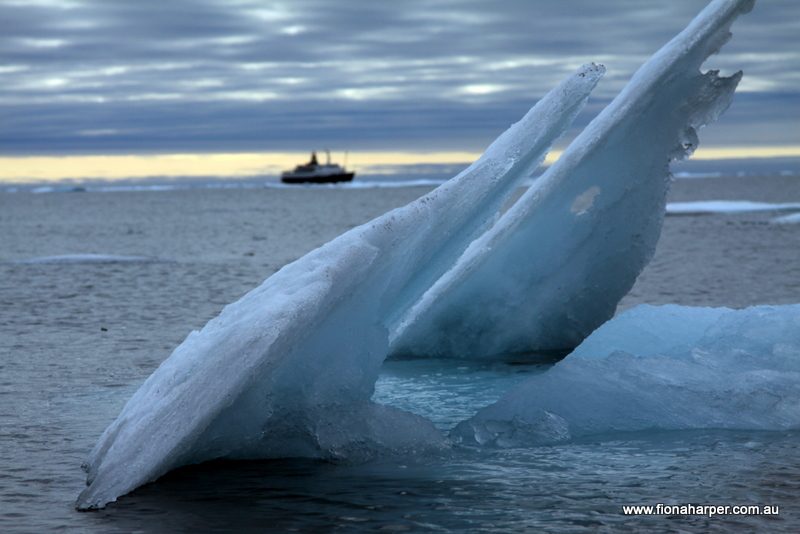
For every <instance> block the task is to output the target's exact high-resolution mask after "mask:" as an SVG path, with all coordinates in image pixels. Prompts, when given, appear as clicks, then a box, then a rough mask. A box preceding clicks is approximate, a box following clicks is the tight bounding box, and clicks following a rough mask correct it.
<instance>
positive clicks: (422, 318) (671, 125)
mask: <svg viewBox="0 0 800 534" xmlns="http://www.w3.org/2000/svg"><path fill="white" fill-rule="evenodd" d="M752 5H753V2H752V1H732V0H715V1H713V2H711V3H710V4H709V5H708V6H707V7H706V8H705V9H704V10H703V11H702V12H701V13H700V14H699V15H698V16H697V17H696V18H695V19H694V20H693V21H692V22H691V24H690V25H689V26H688V27H687V28H686V29H685V30H684V31H683V32H681V33H680V34H679V35H677V36H676V37H675V38H674V39H672V40H671V41H670V42H669V43H668V44H666V45H665V46H664V47H663V48H662V49H661V50H659V51H658V52H657V53H656V54H655V55H654V56H653V57H652V58H651V59H650V60H648V61H647V62H646V63H645V64H644V65H643V66H642V67H641V68H640V69H639V70H638V71H637V72H636V74H635V75H634V76H633V78H632V79H631V81H630V82H629V83H628V85H627V86H626V87H625V88H624V89H623V91H622V92H621V93H620V94H619V95H618V96H617V97H616V98H615V99H614V101H613V102H611V104H609V105H608V107H606V108H605V109H604V110H603V111H602V112H601V113H600V114H599V115H598V116H597V117H596V118H595V119H594V120H593V121H592V122H591V123H590V124H589V125H588V126H587V127H586V129H585V130H584V131H583V132H582V133H581V134H580V135H579V136H578V137H577V138H576V139H575V140H574V141H573V142H572V143H571V144H570V146H569V147H568V148H567V149H566V151H565V152H564V153H563V154H562V156H561V157H560V158H559V160H558V161H557V162H556V163H554V164H553V165H552V166H551V167H550V168H549V169H548V170H547V171H546V172H545V173H544V174H543V175H542V176H541V177H540V178H539V179H538V180H536V181H535V182H534V184H533V185H532V186H531V187H530V188H529V189H528V191H527V192H526V193H525V194H524V195H523V196H522V197H521V198H520V199H519V200H518V201H517V202H516V203H515V204H514V205H513V206H512V207H511V208H510V209H509V210H508V211H507V212H506V213H505V214H504V215H503V217H502V218H501V219H500V220H499V221H498V222H497V223H496V224H495V225H494V226H492V228H491V229H489V230H488V231H487V232H486V233H484V234H483V235H481V236H480V237H479V238H478V239H476V240H475V241H474V242H473V243H471V244H470V246H469V248H468V249H467V250H466V251H465V252H464V254H463V255H462V256H461V257H460V258H459V259H458V260H457V261H456V262H455V264H454V266H453V267H452V268H451V269H450V270H449V271H448V272H447V273H446V274H444V275H443V276H442V277H441V278H440V279H439V280H437V281H436V283H435V284H433V286H432V287H431V288H430V289H429V290H428V291H427V292H426V293H425V294H424V296H423V297H422V298H421V299H420V300H419V302H417V303H415V304H414V305H413V306H412V307H411V308H410V309H409V311H408V312H406V314H405V316H404V317H403V318H402V319H401V320H400V321H399V322H398V323H397V324H396V325H395V326H394V327H393V328H392V339H391V351H392V353H393V354H395V355H398V356H402V355H413V356H434V357H452V358H473V359H486V358H492V357H498V356H500V357H507V356H508V354H509V353H518V354H520V355H524V354H525V353H530V352H536V351H538V352H544V351H560V352H562V353H563V352H566V351H568V350H569V349H572V348H574V347H575V346H576V345H578V344H579V343H580V342H581V340H583V339H584V338H585V337H586V336H587V335H589V333H591V332H592V331H593V330H594V329H595V328H597V327H598V326H600V325H601V324H602V323H603V322H605V321H606V320H608V319H609V318H610V317H611V316H612V315H613V314H614V311H615V309H616V305H617V303H618V302H619V300H620V299H621V298H622V297H623V296H624V295H625V294H626V293H627V292H628V291H629V290H630V288H631V287H632V286H633V283H634V282H635V280H636V277H637V276H638V275H639V273H640V272H641V271H642V269H643V268H644V267H645V265H646V264H647V263H648V262H649V260H650V258H651V257H652V255H653V253H654V251H655V246H656V243H657V241H658V238H659V235H660V232H661V225H662V221H663V217H664V207H665V203H666V194H667V190H668V186H669V178H670V174H669V162H670V161H671V160H675V159H681V158H684V157H686V156H688V155H690V154H691V153H692V152H693V151H694V149H695V148H696V147H697V143H698V137H697V131H696V130H697V129H698V128H700V127H701V126H703V125H705V124H707V123H709V122H711V121H713V120H715V119H716V118H717V117H718V116H719V115H720V114H721V113H722V112H723V111H724V110H725V109H726V108H727V107H728V105H729V103H730V101H731V98H732V95H733V92H734V89H735V88H736V85H737V84H738V82H739V80H740V78H741V72H738V73H736V74H734V75H733V76H731V77H728V78H725V77H721V76H719V74H718V72H717V71H713V70H712V71H708V72H706V73H701V72H700V70H699V69H700V67H701V65H702V63H703V62H704V61H705V59H706V58H707V57H708V56H709V55H710V54H712V53H715V52H716V51H717V50H718V49H719V48H720V47H721V46H722V45H723V44H724V43H725V42H726V41H727V40H728V38H729V37H730V32H729V27H730V25H731V24H732V22H733V20H734V19H735V18H736V17H737V16H738V15H739V14H741V13H744V12H747V11H749V10H750V9H751V8H752ZM518 357H519V356H518Z"/></svg>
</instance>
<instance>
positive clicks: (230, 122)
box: [0, 0, 800, 181]
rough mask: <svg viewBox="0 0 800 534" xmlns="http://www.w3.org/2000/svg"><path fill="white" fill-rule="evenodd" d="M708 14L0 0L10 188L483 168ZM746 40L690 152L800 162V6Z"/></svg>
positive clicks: (721, 60)
mask: <svg viewBox="0 0 800 534" xmlns="http://www.w3.org/2000/svg"><path fill="white" fill-rule="evenodd" d="M702 4H703V3H701V2H697V1H695V0H676V1H672V2H663V3H642V2H638V1H634V0H614V1H608V2H594V1H590V0H570V1H559V2H556V1H550V0H540V1H521V0H504V1H499V2H472V1H469V0H448V1H445V2H433V3H431V2H423V1H421V0H410V1H408V2H403V3H402V4H397V3H389V2H369V3H366V2H358V1H346V0H342V1H337V2H326V1H323V0H302V1H293V2H267V3H265V2H258V1H255V0H252V1H251V0H231V1H222V0H194V1H188V0H173V1H170V2H163V1H156V0H141V1H137V2H104V1H100V0H25V1H23V0H0V81H2V83H0V180H2V181H11V180H15V179H16V180H22V179H37V180H58V179H61V178H67V177H69V178H81V177H96V176H98V175H99V174H102V175H103V176H105V177H107V178H114V177H126V176H159V175H163V176H167V175H183V176H196V175H201V174H202V175H209V174H218V175H223V176H246V175H253V174H264V173H273V174H274V173H275V172H278V171H279V170H281V169H283V168H287V167H291V166H293V165H295V164H297V163H300V162H301V161H302V160H303V159H305V157H306V156H307V152H308V151H309V150H311V149H322V148H326V147H329V148H331V149H332V150H333V151H334V152H335V153H337V154H341V152H342V151H344V150H349V151H350V153H351V156H350V158H351V159H350V163H351V164H353V166H356V167H361V168H362V169H368V168H375V167H377V166H379V165H406V164H414V163H417V164H420V163H460V162H465V161H471V160H472V159H474V158H475V157H477V155H478V154H479V153H480V151H481V150H482V149H483V148H484V147H485V146H487V145H488V144H489V143H490V142H491V140H492V139H493V138H494V137H495V136H496V135H498V134H499V133H500V132H501V131H503V130H504V129H505V128H506V127H508V125H509V124H511V123H512V122H514V121H515V120H517V119H518V118H519V117H520V116H522V114H524V112H525V111H526V110H527V109H528V108H529V107H530V106H531V105H532V104H533V103H534V102H535V101H536V99H537V98H538V97H540V96H541V95H543V94H544V93H545V92H546V91H547V90H548V89H549V88H551V87H552V86H553V85H555V84H556V83H557V82H558V81H559V80H560V79H561V78H563V77H564V76H565V75H566V74H567V73H568V72H570V71H572V70H574V69H575V68H576V67H577V66H578V65H580V64H582V63H585V62H589V61H599V62H603V63H604V64H605V65H606V66H607V67H608V74H607V76H606V78H605V79H604V80H603V82H602V83H601V84H600V86H599V87H598V89H597V91H596V92H595V94H594V95H593V98H592V100H591V101H590V104H589V106H588V107H587V110H586V112H585V113H584V114H583V115H581V116H580V117H579V119H578V121H577V124H576V127H575V129H573V131H571V132H570V133H569V134H568V135H567V138H569V137H571V136H574V134H575V132H576V131H577V128H581V127H583V126H585V124H586V123H587V122H588V121H589V120H590V119H591V117H592V116H593V115H595V114H596V113H597V112H598V111H599V110H600V109H601V108H602V107H603V106H604V105H605V104H606V103H608V101H609V100H610V99H611V98H612V97H613V96H614V95H615V94H616V93H617V92H618V91H619V89H620V88H621V87H622V85H623V84H624V83H625V81H626V80H627V79H628V78H629V76H630V75H631V73H632V72H633V71H634V70H635V68H636V67H637V66H638V65H640V64H641V63H642V62H643V61H644V60H645V59H646V58H647V57H648V56H649V55H650V54H652V53H653V52H654V51H655V50H656V49H658V47H659V46H661V45H662V44H663V43H664V42H666V41H667V40H669V38H671V37H672V35H674V34H675V33H676V32H678V31H680V30H681V29H682V28H683V27H684V26H685V25H686V23H688V21H689V20H690V19H691V18H692V17H693V16H694V15H695V14H696V12H697V11H698V10H699V9H700V8H701V7H702ZM734 33H735V37H734V39H733V41H731V42H730V43H729V44H728V45H726V47H725V49H724V53H723V54H721V55H720V56H715V57H712V58H711V60H710V61H709V62H708V66H709V67H713V68H721V69H722V70H723V72H732V71H734V70H737V69H739V68H741V69H743V70H744V71H745V78H744V80H743V82H742V84H741V86H740V90H739V92H738V94H737V96H736V99H735V101H734V104H733V106H732V107H731V109H730V110H729V111H728V112H727V113H726V114H725V116H724V117H723V118H722V119H721V120H720V121H719V123H717V124H715V125H713V126H711V127H709V128H707V129H705V130H703V132H702V134H701V141H702V144H701V149H700V151H698V153H697V155H696V157H698V158H704V157H705V158H708V159H712V158H715V157H724V158H730V157H771V156H774V155H776V154H777V155H779V156H790V157H797V156H798V155H800V151H799V150H798V147H800V128H798V124H800V90H799V89H798V87H800V78H798V74H797V73H798V72H800V46H798V45H800V39H799V38H798V35H800V3H797V2H794V1H792V0H771V1H769V2H767V1H764V0H762V1H760V2H757V5H756V9H755V10H754V11H753V13H751V14H749V15H747V16H744V17H742V18H741V19H740V20H739V21H737V23H736V25H735V27H734ZM336 159H337V160H339V161H341V157H340V156H339V157H337V158H336Z"/></svg>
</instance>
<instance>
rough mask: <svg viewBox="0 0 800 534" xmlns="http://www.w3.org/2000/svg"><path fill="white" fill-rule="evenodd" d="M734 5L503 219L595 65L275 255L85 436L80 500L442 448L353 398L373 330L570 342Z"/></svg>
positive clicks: (648, 207) (594, 315) (660, 187)
mask: <svg viewBox="0 0 800 534" xmlns="http://www.w3.org/2000/svg"><path fill="white" fill-rule="evenodd" d="M751 4H752V2H751V1H744V0H740V1H732V0H715V1H714V2H712V3H711V4H710V5H709V7H708V8H707V9H706V10H704V11H703V12H702V13H701V15H700V16H699V17H698V18H697V19H696V20H695V21H694V22H692V24H691V25H690V26H689V28H687V30H685V31H684V32H683V33H681V34H680V35H679V36H678V37H676V38H675V39H674V40H673V41H671V42H670V43H669V44H667V45H666V46H665V47H664V48H663V49H662V50H661V51H659V52H658V53H657V54H656V55H655V56H654V57H653V59H651V60H650V61H649V62H648V63H646V64H645V66H644V67H642V69H641V70H640V71H639V72H638V73H637V74H636V75H635V76H634V78H633V80H632V81H631V83H630V84H629V85H628V86H627V87H626V89H625V90H624V91H623V92H622V93H621V95H620V97H618V98H617V99H616V100H615V101H614V102H613V103H612V104H611V105H610V106H609V107H608V108H607V109H606V110H605V111H604V112H603V113H601V115H600V116H598V118H597V119H596V120H595V121H593V122H592V124H590V125H589V127H588V128H587V129H586V131H585V132H584V133H583V134H582V135H581V136H579V137H578V138H577V139H576V140H575V141H574V142H573V143H572V144H571V145H570V147H569V149H568V150H567V151H566V152H565V153H564V154H563V155H562V157H561V159H560V160H559V162H558V163H556V164H555V165H554V166H552V167H551V168H550V169H549V170H548V171H547V173H546V174H545V175H544V176H543V177H542V178H541V179H539V180H538V181H537V182H535V183H534V186H533V187H531V188H530V189H529V190H528V192H527V193H525V194H524V195H523V196H522V197H521V198H520V199H519V200H518V201H517V202H516V203H515V204H514V205H513V206H512V207H511V208H510V209H509V210H508V211H507V212H506V213H505V214H504V215H502V216H500V215H499V214H500V211H501V209H502V207H503V206H504V205H505V204H506V203H507V202H508V200H509V199H510V198H511V196H512V194H513V193H514V192H515V190H516V189H517V187H518V186H519V185H520V184H521V183H522V181H523V180H524V179H525V178H527V177H528V176H529V175H530V173H531V172H532V171H533V170H534V169H535V168H536V167H537V166H538V165H539V163H540V162H541V161H542V159H543V158H544V155H545V154H546V152H547V150H548V149H549V147H550V146H551V144H552V143H553V142H554V141H555V140H556V139H557V138H558V137H559V136H560V135H561V134H562V133H563V132H564V130H565V129H566V128H567V127H568V126H569V124H570V123H571V121H572V120H573V119H574V117H575V116H576V115H577V113H578V112H579V111H580V110H581V108H582V107H583V105H584V104H585V103H586V100H587V98H588V96H589V93H590V92H591V90H592V89H593V88H594V86H595V85H596V84H597V82H598V80H599V78H600V77H601V76H602V74H603V71H604V69H603V67H601V66H597V65H587V66H584V67H582V68H581V69H579V70H578V72H577V73H575V74H574V75H572V76H570V77H569V78H567V79H566V80H565V81H564V82H562V83H561V84H560V85H559V86H558V87H556V88H555V89H554V90H553V91H551V92H550V93H548V94H547V95H546V96H545V97H544V98H542V99H541V100H540V101H539V102H538V103H537V104H536V106H534V107H533V108H532V109H531V110H530V112H529V113H528V114H527V115H526V116H525V117H524V118H523V119H522V120H521V121H520V122H518V123H516V124H514V125H513V126H511V128H509V130H508V131H506V132H505V133H504V134H503V135H501V136H500V137H499V138H498V139H497V140H496V141H495V142H494V143H493V144H492V145H491V146H490V147H489V148H488V149H487V151H486V153H485V154H484V155H483V156H482V157H481V158H480V159H479V160H478V161H476V162H475V163H474V164H473V165H472V166H470V167H469V168H468V169H466V170H465V171H463V172H462V173H460V174H459V175H458V176H456V177H455V178H453V179H452V180H450V181H448V182H446V183H445V184H443V185H442V186H440V187H439V188H437V189H436V190H434V191H432V192H431V193H429V194H427V195H425V196H423V197H421V198H420V199H418V200H416V201H415V202H412V203H411V204H409V205H407V206H405V207H402V208H399V209H396V210H393V211H390V212H389V213H387V214H385V215H383V216H381V217H378V218H377V219H375V220H373V221H371V222H369V223H367V224H364V225H362V226H359V227H357V228H354V229H353V230H351V231H349V232H347V233H345V234H343V235H341V236H339V237H338V238H336V239H334V240H333V241H331V242H329V243H327V244H325V245H324V246H322V247H320V248H318V249H317V250H314V251H312V252H310V253H309V254H307V255H306V256H304V257H303V258H301V259H299V260H297V261H295V262H293V263H291V264H289V265H287V266H285V267H284V268H282V269H281V270H280V271H278V272H277V273H275V274H274V275H272V276H271V277H270V278H268V279H267V280H266V281H265V282H264V283H263V284H262V285H261V286H259V287H258V288H256V289H254V290H252V291H251V292H249V293H248V294H246V295H245V296H244V297H242V298H241V299H240V300H239V301H237V302H235V303H233V304H231V305H229V306H227V307H226V308H225V309H224V310H223V311H222V312H221V313H220V315H219V316H217V317H216V318H214V319H212V320H211V321H210V322H209V323H208V324H207V325H206V326H205V327H204V328H203V329H202V330H200V331H197V332H192V333H191V334H190V335H189V336H188V337H187V338H186V340H185V341H184V342H183V343H182V344H181V345H180V346H178V347H177V348H176V349H175V351H174V352H173V353H172V355H171V356H170V357H169V358H168V359H167V360H165V361H164V362H163V363H162V364H161V366H159V368H158V369H156V371H155V372H154V373H153V374H152V375H151V376H150V377H149V378H148V379H147V380H146V381H145V383H144V384H143V385H142V386H141V388H140V389H139V390H138V391H137V392H136V393H135V394H134V395H133V396H132V397H131V399H130V400H129V401H128V403H127V404H126V405H125V407H124V408H123V410H122V412H121V413H120V415H119V416H118V418H117V419H116V420H115V421H114V422H113V423H111V425H110V426H109V427H108V428H107V429H106V431H105V432H104V433H103V435H102V436H101V437H100V439H99V441H98V443H97V445H96V446H95V447H94V449H93V450H92V452H91V454H90V456H89V459H88V461H87V462H86V464H85V468H86V470H87V472H88V476H87V485H88V487H87V488H86V489H85V490H84V492H83V493H82V494H81V495H80V496H79V498H78V502H77V506H78V507H79V508H81V509H88V508H98V507H102V506H104V505H105V504H107V503H108V502H111V501H113V500H115V499H116V498H117V497H119V496H120V495H123V494H125V493H127V492H129V491H131V490H133V489H135V488H136V487H138V486H140V485H142V484H144V483H146V482H148V481H152V480H155V479H156V478H158V477H160V476H161V475H163V474H164V473H166V472H168V471H169V470H171V469H174V468H176V467H179V466H181V465H186V464H192V463H198V462H202V461H206V460H210V459H214V458H223V457H225V458H274V457H289V456H292V457H297V456H302V457H314V458H325V459H337V458H366V457H370V456H371V455H374V454H377V453H380V452H381V451H411V452H414V451H420V450H425V449H429V448H438V447H444V446H447V443H448V442H447V440H446V439H445V437H444V436H443V435H442V434H441V433H440V432H439V431H438V430H437V429H436V428H435V427H434V426H433V425H432V424H431V423H430V422H429V421H428V420H426V419H424V418H422V417H419V416H416V415H413V414H410V413H407V412H404V411H401V410H398V409H395V408H391V407H388V406H382V405H380V404H376V403H374V402H372V401H371V400H370V399H371V396H372V393H373V389H374V384H375V381H376V379H377V376H378V371H379V368H380V366H381V364H382V362H383V360H384V359H385V357H386V356H387V354H388V353H389V352H390V343H392V347H393V348H394V349H395V350H401V349H402V350H408V351H410V352H421V351H429V353H430V354H434V355H449V356H466V357H478V358H480V357H483V356H484V355H485V356H493V355H496V354H499V353H508V352H512V351H519V350H530V349H543V348H563V347H566V346H574V345H575V344H577V343H578V342H579V341H580V340H581V339H582V337H584V336H586V335H587V334H588V333H589V332H590V331H591V329H592V328H594V327H595V326H597V325H598V324H599V323H601V322H602V321H603V320H605V319H606V318H608V317H609V316H610V314H611V313H612V312H613V309H614V306H615V305H616V302H617V301H618V300H619V299H620V298H621V297H622V296H623V295H624V293H625V292H626V291H627V290H628V289H629V287H630V285H631V284H632V283H633V280H634V279H635V277H636V275H637V274H638V273H639V271H640V270H641V268H642V267H643V266H644V264H645V263H646V262H647V261H648V259H649V257H650V255H651V254H652V252H653V248H654V246H655V242H656V240H657V238H658V233H659V229H660V225H661V220H662V218H663V211H664V195H665V193H666V187H667V185H666V179H667V174H668V163H669V160H670V159H674V158H676V157H682V156H684V155H685V154H687V153H690V152H691V150H692V149H693V148H694V146H695V145H696V143H697V139H696V132H695V129H696V128H698V127H699V126H700V125H702V124H705V123H707V122H709V121H711V120H713V119H714V118H715V117H716V116H717V115H718V114H719V113H721V112H722V111H723V110H724V108H725V107H726V106H727V105H728V102H729V99H730V96H731V94H732V92H733V90H734V88H735V86H736V83H737V82H738V79H739V75H738V74H737V75H734V76H733V77H731V78H721V77H719V76H717V74H716V73H715V72H709V73H706V74H700V73H699V72H698V69H699V67H700V64H701V63H702V61H703V60H704V59H705V58H706V57H707V56H708V55H709V54H710V53H712V52H714V51H716V49H717V48H718V47H719V46H720V45H721V44H722V43H723V42H724V41H725V39H727V37H728V30H727V29H728V27H729V26H730V24H731V22H732V21H733V19H734V18H735V17H736V15H737V14H739V13H740V12H743V11H746V10H747V9H748V8H749V6H750V5H751ZM470 299H474V301H471V300H470ZM476 334H480V335H476ZM547 417H549V416H547ZM554 421H555V423H558V424H555V423H554V426H553V429H552V431H553V432H554V433H556V434H557V433H563V432H564V431H566V430H565V428H564V427H563V424H562V423H563V421H562V420H554Z"/></svg>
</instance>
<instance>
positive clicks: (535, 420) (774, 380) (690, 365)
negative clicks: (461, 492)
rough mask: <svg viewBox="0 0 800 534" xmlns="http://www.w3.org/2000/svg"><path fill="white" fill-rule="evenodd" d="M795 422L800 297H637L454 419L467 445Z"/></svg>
mask: <svg viewBox="0 0 800 534" xmlns="http://www.w3.org/2000/svg"><path fill="white" fill-rule="evenodd" d="M698 428H709V429H710V428H714V429H747V430H786V429H796V428H800V304H795V305H787V306H756V307H752V308H748V309H744V310H730V309H727V308H691V307H682V306H676V305H667V306H659V307H655V306H648V305H642V306H638V307H636V308H633V309H631V310H628V311H627V312H625V313H623V314H622V315H620V316H619V317H616V318H614V319H612V320H611V321H609V322H608V323H606V324H604V325H603V326H601V327H600V328H599V329H597V330H596V331H595V332H594V333H592V335H590V336H589V337H588V338H587V339H586V340H585V341H584V342H583V343H582V344H581V345H580V346H579V347H578V348H577V349H575V351H574V352H573V353H572V354H570V355H569V356H567V357H566V358H565V359H564V360H562V361H561V362H559V363H557V364H556V365H554V366H553V368H552V369H550V370H548V371H547V372H545V373H542V374H540V375H536V376H532V377H531V378H529V379H528V380H526V381H525V382H523V383H522V384H520V385H518V386H517V387H516V388H514V389H513V390H512V391H510V392H509V393H507V394H506V395H505V396H503V397H502V398H501V399H500V400H499V401H497V402H496V403H495V404H492V405H490V406H488V407H486V408H484V409H482V410H480V411H479V412H478V414H477V415H475V416H474V417H472V418H471V419H469V420H468V421H465V422H463V423H461V424H459V425H458V426H457V427H456V428H455V430H454V431H453V433H452V434H453V436H454V437H455V438H456V439H457V440H458V441H460V442H462V443H465V444H472V445H482V446H497V447H524V446H530V445H535V444H541V443H552V442H558V441H564V440H567V439H569V438H571V437H580V436H586V435H593V434H602V433H606V432H616V431H640V430H650V429H657V430H676V429H698Z"/></svg>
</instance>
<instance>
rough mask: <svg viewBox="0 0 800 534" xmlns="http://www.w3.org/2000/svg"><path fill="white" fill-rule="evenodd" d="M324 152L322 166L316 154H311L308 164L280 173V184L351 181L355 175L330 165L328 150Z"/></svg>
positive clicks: (339, 166)
mask: <svg viewBox="0 0 800 534" xmlns="http://www.w3.org/2000/svg"><path fill="white" fill-rule="evenodd" d="M325 152H326V153H327V155H328V158H327V161H326V162H325V163H324V164H320V163H319V162H318V161H317V153H316V152H312V153H311V160H309V162H308V163H305V164H303V165H298V166H297V167H295V168H294V170H291V171H286V172H284V173H282V174H281V182H283V183H285V184H333V183H337V182H349V181H351V180H352V179H353V176H355V175H356V173H355V172H353V171H348V170H347V169H346V168H345V167H343V166H341V165H339V164H337V163H331V152H330V150H326V151H325Z"/></svg>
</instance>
